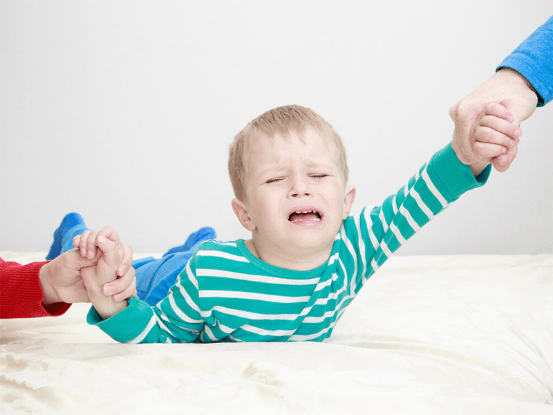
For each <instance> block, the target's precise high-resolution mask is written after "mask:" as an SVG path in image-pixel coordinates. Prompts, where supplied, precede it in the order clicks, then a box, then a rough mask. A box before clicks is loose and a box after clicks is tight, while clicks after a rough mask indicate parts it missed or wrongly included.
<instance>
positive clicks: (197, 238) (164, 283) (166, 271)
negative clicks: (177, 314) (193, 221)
mask: <svg viewBox="0 0 553 415" xmlns="http://www.w3.org/2000/svg"><path fill="white" fill-rule="evenodd" d="M88 229H89V228H88V227H87V226H86V224H85V222H84V219H83V218H82V217H81V215H79V214H78V213H69V214H67V215H66V216H65V217H64V218H63V220H62V221H61V224H60V226H59V227H58V229H56V231H55V232H54V242H53V243H52V246H51V247H50V252H49V253H48V256H47V257H46V259H47V260H51V259H54V258H56V257H57V256H58V255H61V254H63V253H64V252H66V251H69V250H71V249H73V238H74V237H75V236H77V235H80V234H82V233H83V232H84V231H86V230H88ZM215 237H216V233H215V230H213V229H212V228H209V227H204V228H201V229H200V230H198V231H196V232H193V233H191V234H190V236H189V237H188V238H187V239H186V242H185V243H184V244H183V245H179V246H176V247H174V248H171V249H170V250H169V251H167V252H166V253H165V254H164V255H163V257H162V258H160V259H155V258H153V257H148V258H144V259H137V260H135V261H133V263H132V266H133V268H134V269H135V270H136V290H137V292H138V298H140V299H141V300H145V301H146V302H147V303H148V304H150V305H156V304H157V303H158V302H159V301H160V300H162V299H163V298H165V297H166V296H167V293H168V291H169V288H171V287H172V286H173V285H174V284H175V281H176V280H177V277H178V275H179V274H180V272H181V271H182V270H183V269H184V267H185V266H186V264H187V263H188V261H189V260H190V257H191V256H192V255H193V254H194V252H196V250H197V249H198V245H199V244H200V243H201V242H203V241H207V240H209V239H214V238H215Z"/></svg>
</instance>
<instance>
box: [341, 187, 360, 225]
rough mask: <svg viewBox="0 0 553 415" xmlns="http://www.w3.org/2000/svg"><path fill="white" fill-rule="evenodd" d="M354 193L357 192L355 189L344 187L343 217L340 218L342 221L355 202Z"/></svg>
mask: <svg viewBox="0 0 553 415" xmlns="http://www.w3.org/2000/svg"><path fill="white" fill-rule="evenodd" d="M356 191H357V190H356V189H355V186H348V187H346V191H345V196H344V215H343V217H342V220H346V218H347V217H348V215H349V212H350V210H351V207H352V206H353V202H354V200H355V194H356Z"/></svg>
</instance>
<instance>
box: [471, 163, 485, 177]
mask: <svg viewBox="0 0 553 415" xmlns="http://www.w3.org/2000/svg"><path fill="white" fill-rule="evenodd" d="M469 167H470V171H471V172H472V175H473V176H474V177H478V176H479V175H480V173H482V172H483V171H484V170H485V169H486V167H488V164H487V163H480V162H477V163H471V164H470V165H469Z"/></svg>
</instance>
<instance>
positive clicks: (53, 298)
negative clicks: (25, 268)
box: [39, 244, 136, 305]
mask: <svg viewBox="0 0 553 415" xmlns="http://www.w3.org/2000/svg"><path fill="white" fill-rule="evenodd" d="M123 249H124V258H123V260H122V261H121V266H120V268H119V271H120V272H121V275H122V276H121V277H120V278H118V279H116V280H115V281H112V282H110V283H108V284H105V285H104V287H103V289H104V293H105V294H107V295H109V294H113V298H114V301H120V300H122V299H126V298H130V297H133V296H135V295H136V275H135V271H134V268H132V267H131V264H132V252H133V251H132V248H131V247H130V246H129V245H126V244H123ZM100 256H101V253H100V252H98V254H97V255H96V256H95V257H94V258H92V259H88V258H83V257H82V256H81V255H80V253H79V251H78V250H77V249H73V250H71V251H67V252H65V253H63V254H61V255H60V256H58V257H57V258H55V259H54V260H52V261H50V262H48V263H47V264H45V265H44V266H43V267H42V268H41V269H40V274H39V278H40V283H41V285H42V290H43V292H44V300H43V304H44V305H48V304H54V303H60V302H64V303H81V302H90V299H89V298H88V294H87V292H86V289H85V286H84V284H83V281H82V276H81V270H82V269H83V268H86V267H90V266H94V265H96V264H97V263H98V260H99V259H100Z"/></svg>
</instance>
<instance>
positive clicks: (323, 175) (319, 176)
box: [310, 173, 328, 179]
mask: <svg viewBox="0 0 553 415" xmlns="http://www.w3.org/2000/svg"><path fill="white" fill-rule="evenodd" d="M327 176H328V174H324V173H320V174H312V175H310V177H314V178H315V179H322V178H324V177H327Z"/></svg>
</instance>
